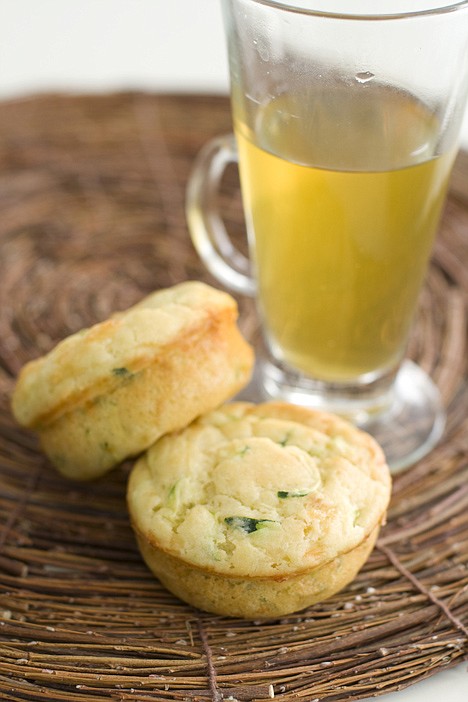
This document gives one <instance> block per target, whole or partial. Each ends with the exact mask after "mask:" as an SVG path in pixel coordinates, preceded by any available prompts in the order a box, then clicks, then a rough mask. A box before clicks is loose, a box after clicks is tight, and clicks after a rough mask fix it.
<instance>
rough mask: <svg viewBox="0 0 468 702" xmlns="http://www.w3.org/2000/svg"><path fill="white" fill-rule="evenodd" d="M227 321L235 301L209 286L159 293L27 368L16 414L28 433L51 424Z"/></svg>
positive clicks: (234, 309) (15, 403)
mask: <svg viewBox="0 0 468 702" xmlns="http://www.w3.org/2000/svg"><path fill="white" fill-rule="evenodd" d="M225 316H227V317H228V318H231V319H235V318H236V317H237V305H236V302H235V300H234V299H233V298H232V297H231V296H230V295H228V294H227V293H224V292H221V291H219V290H216V289H214V288H211V287H210V286H208V285H205V284H204V283H200V282H197V281H189V282H186V283H181V284H179V285H175V286H173V287H171V288H167V289H164V290H159V291H157V292H155V293H153V294H151V295H149V296H148V297H146V298H144V299H143V300H142V301H141V302H139V303H138V304H136V305H135V306H133V307H131V308H130V309H128V310H126V311H124V312H119V313H117V314H115V315H114V316H113V317H111V318H110V319H108V320H106V321H104V322H101V323H99V324H96V325H94V326H92V327H90V328H88V329H83V330H82V331H79V332H77V333H75V334H73V335H71V336H69V337H67V338H66V339H64V340H63V341H61V342H60V343H59V344H58V345H57V346H56V347H55V348H54V349H52V351H50V352H49V353H48V354H47V355H45V356H42V357H41V358H38V359H36V360H34V361H31V362H29V363H27V364H26V365H25V366H24V367H23V368H22V370H21V372H20V374H19V378H18V382H17V385H16V387H15V391H14V394H13V398H12V408H13V413H14V415H15V417H16V418H17V420H18V421H19V422H20V423H21V424H23V425H25V426H28V427H37V426H39V425H44V424H47V423H48V422H50V421H52V420H53V419H55V418H56V417H57V416H60V415H61V414H63V413H64V412H66V411H68V410H70V409H72V408H73V406H75V405H76V404H79V403H82V402H85V401H86V400H88V399H91V398H93V397H96V396H99V395H100V394H102V393H104V392H106V391H108V390H111V389H112V388H113V387H115V386H117V385H118V384H119V383H121V382H122V381H124V380H125V379H128V378H129V377H131V375H132V374H133V373H135V372H138V371H140V370H142V369H143V368H145V367H146V366H147V365H149V364H150V363H152V362H153V361H154V360H155V359H157V357H158V355H159V354H160V353H161V352H162V351H163V350H164V349H167V348H168V347H170V346H171V345H172V344H176V343H178V342H179V341H180V340H181V339H182V338H185V337H186V336H189V335H191V334H194V333H197V332H198V331H200V332H202V331H203V329H204V328H206V327H207V326H208V325H209V324H212V323H213V320H216V319H217V318H220V317H225Z"/></svg>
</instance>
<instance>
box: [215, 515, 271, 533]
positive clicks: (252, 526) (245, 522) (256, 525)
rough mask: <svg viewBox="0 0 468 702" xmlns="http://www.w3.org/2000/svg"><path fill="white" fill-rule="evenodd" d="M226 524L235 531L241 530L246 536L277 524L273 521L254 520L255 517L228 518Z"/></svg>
mask: <svg viewBox="0 0 468 702" xmlns="http://www.w3.org/2000/svg"><path fill="white" fill-rule="evenodd" d="M224 521H225V522H226V524H227V525H228V526H230V527H234V528H235V529H240V531H244V532H245V533H246V534H251V533H252V532H254V531H259V530H260V529H264V528H265V527H266V526H268V525H269V524H276V522H275V521H274V520H273V519H254V518H253V517H226V518H225V519H224Z"/></svg>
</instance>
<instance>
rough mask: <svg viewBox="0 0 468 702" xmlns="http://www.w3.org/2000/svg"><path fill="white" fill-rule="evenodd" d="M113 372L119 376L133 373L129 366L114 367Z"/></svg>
mask: <svg viewBox="0 0 468 702" xmlns="http://www.w3.org/2000/svg"><path fill="white" fill-rule="evenodd" d="M112 373H113V374H114V375H117V376H122V377H123V376H128V375H132V374H131V372H130V371H129V370H128V368H113V369H112Z"/></svg>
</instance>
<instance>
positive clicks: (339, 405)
mask: <svg viewBox="0 0 468 702" xmlns="http://www.w3.org/2000/svg"><path fill="white" fill-rule="evenodd" d="M272 368H273V367H272V366H271V364H269V363H268V362H265V363H264V362H262V361H259V362H258V363H257V365H256V368H255V373H254V376H253V378H252V381H251V383H250V384H249V385H248V387H247V388H245V390H243V391H242V392H241V393H240V394H239V395H238V397H237V399H241V400H248V401H250V402H266V401H268V400H284V401H285V402H291V403H293V404H299V405H302V406H306V407H311V408H313V409H321V410H325V411H328V412H334V413H335V414H339V415H341V416H343V417H345V418H346V419H348V420H350V421H352V422H353V423H354V424H356V425H357V426H359V427H360V428H361V429H363V430H364V431H367V432H368V433H369V434H371V435H372V436H373V437H374V438H375V439H376V440H377V441H378V443H379V444H380V445H381V446H382V448H383V450H384V453H385V456H386V458H387V462H388V465H389V466H390V470H391V471H392V473H397V472H399V471H401V470H403V469H405V468H408V467H409V466H411V465H413V464H414V463H416V461H418V460H420V459H421V458H422V457H423V456H425V455H426V454H427V453H429V451H430V450H431V449H432V448H433V447H434V446H435V445H436V444H437V442H438V441H439V439H440V437H441V436H442V433H443V430H444V427H445V411H444V408H443V405H442V401H441V398H440V394H439V391H438V389H437V387H436V385H435V384H434V383H433V382H432V380H431V378H430V377H429V376H428V375H427V374H426V373H425V372H424V371H423V370H422V369H421V368H419V366H417V365H416V364H415V363H413V362H412V361H404V362H403V364H402V366H401V368H400V370H399V371H398V373H397V375H396V379H395V381H394V383H392V385H391V386H390V389H387V390H386V391H385V392H384V393H380V394H377V393H376V394H375V395H374V396H372V395H370V396H367V397H364V398H363V397H352V396H348V397H346V398H343V397H339V395H338V394H332V395H325V394H324V393H323V392H319V391H315V392H314V391H313V390H312V389H311V388H308V387H307V384H303V385H302V386H296V385H293V384H292V383H287V382H280V380H279V379H278V378H279V377H278V378H275V375H274V373H273V374H272V373H271V371H272ZM283 380H284V378H283Z"/></svg>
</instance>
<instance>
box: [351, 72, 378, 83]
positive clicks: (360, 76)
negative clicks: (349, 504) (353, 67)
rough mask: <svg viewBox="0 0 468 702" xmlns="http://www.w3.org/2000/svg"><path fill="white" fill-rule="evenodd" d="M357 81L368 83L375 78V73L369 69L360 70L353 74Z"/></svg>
mask: <svg viewBox="0 0 468 702" xmlns="http://www.w3.org/2000/svg"><path fill="white" fill-rule="evenodd" d="M354 77H355V79H356V80H357V82H358V83H368V82H369V81H370V80H372V79H373V78H375V75H374V74H373V73H371V72H370V71H360V72H359V73H356V75H355V76H354Z"/></svg>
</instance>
